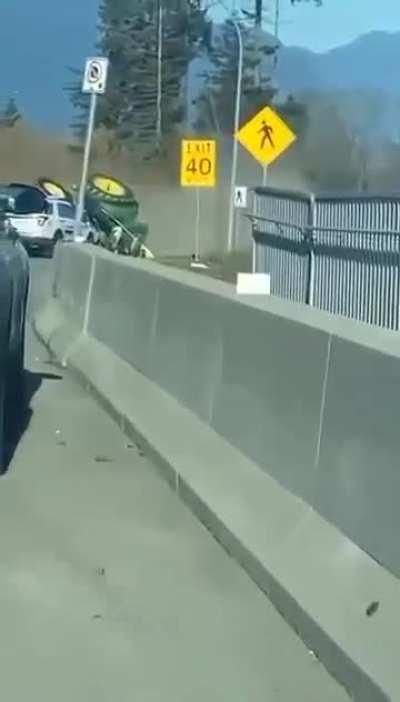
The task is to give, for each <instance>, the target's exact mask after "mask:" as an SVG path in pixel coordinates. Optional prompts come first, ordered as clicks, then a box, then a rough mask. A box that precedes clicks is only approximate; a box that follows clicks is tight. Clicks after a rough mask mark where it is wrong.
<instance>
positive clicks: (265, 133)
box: [258, 119, 275, 149]
mask: <svg viewBox="0 0 400 702" xmlns="http://www.w3.org/2000/svg"><path fill="white" fill-rule="evenodd" d="M258 133H259V134H261V147H260V148H261V149H263V148H264V146H265V142H266V141H267V140H268V141H269V144H270V146H271V147H272V148H273V149H274V148H275V144H274V141H273V139H272V136H273V133H274V128H273V127H271V125H270V124H267V122H266V121H265V119H263V121H262V127H261V129H259V130H258Z"/></svg>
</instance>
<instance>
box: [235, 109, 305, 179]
mask: <svg viewBox="0 0 400 702" xmlns="http://www.w3.org/2000/svg"><path fill="white" fill-rule="evenodd" d="M235 137H236V139H237V140H238V141H239V142H240V144H241V145H242V146H244V148H245V149H247V151H249V152H250V153H251V155H252V156H254V158H255V159H256V160H257V161H259V162H260V163H261V165H263V166H268V165H269V164H270V163H273V161H275V160H276V159H277V158H278V157H279V156H281V154H283V153H284V151H286V149H288V148H289V146H291V144H293V142H294V141H296V138H297V137H296V135H295V134H294V132H292V130H291V129H290V127H289V126H288V125H287V124H286V122H284V121H283V119H282V117H280V116H279V115H278V113H277V112H275V110H273V109H272V108H271V107H264V108H263V109H262V110H260V112H258V114H256V116H255V117H253V118H252V119H251V120H249V122H246V124H245V125H243V127H242V128H241V129H239V131H238V132H237V133H236V134H235Z"/></svg>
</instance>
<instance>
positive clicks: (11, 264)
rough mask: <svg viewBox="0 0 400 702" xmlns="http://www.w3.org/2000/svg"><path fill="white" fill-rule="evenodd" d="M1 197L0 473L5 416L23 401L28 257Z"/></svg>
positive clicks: (0, 468)
mask: <svg viewBox="0 0 400 702" xmlns="http://www.w3.org/2000/svg"><path fill="white" fill-rule="evenodd" d="M5 210H6V204H5V202H4V200H3V201H1V200H0V473H3V472H4V470H5V467H6V466H5V462H6V456H5V419H6V417H7V418H10V417H14V416H15V417H16V416H17V415H18V412H19V411H20V410H21V408H22V407H23V402H24V386H23V382H24V379H23V371H24V354H25V324H26V309H27V300H28V293H29V277H30V276H29V259H28V255H27V253H26V251H25V248H24V247H23V245H22V244H21V241H20V239H19V237H18V234H17V232H16V230H15V229H14V228H13V227H12V226H11V223H10V221H9V219H8V218H7V216H6V212H5Z"/></svg>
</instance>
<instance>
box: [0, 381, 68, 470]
mask: <svg viewBox="0 0 400 702" xmlns="http://www.w3.org/2000/svg"><path fill="white" fill-rule="evenodd" d="M43 380H62V376H61V375H58V374H56V373H32V371H29V370H25V371H24V387H23V395H22V398H21V400H20V402H19V404H18V405H16V404H14V405H8V407H7V408H6V416H5V435H6V446H5V468H4V470H3V475H4V474H6V473H7V472H8V470H9V468H10V465H11V462H12V460H13V458H14V454H15V451H16V449H17V446H18V444H19V442H20V441H21V438H22V437H23V435H24V434H25V432H26V431H27V429H28V427H29V424H30V421H31V418H32V415H33V410H32V408H31V402H32V398H33V396H34V395H35V393H36V392H37V391H38V390H39V388H40V386H41V384H42V382H43Z"/></svg>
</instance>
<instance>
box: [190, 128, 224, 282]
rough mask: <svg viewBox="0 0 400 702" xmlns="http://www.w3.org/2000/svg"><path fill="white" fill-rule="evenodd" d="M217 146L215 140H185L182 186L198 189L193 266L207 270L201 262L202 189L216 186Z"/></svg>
mask: <svg viewBox="0 0 400 702" xmlns="http://www.w3.org/2000/svg"><path fill="white" fill-rule="evenodd" d="M216 170H217V144H216V141H214V140H213V139H183V140H182V146H181V186H182V187H184V188H196V219H195V231H194V235H195V236H194V239H195V251H194V255H193V261H192V266H193V267H195V268H206V265H205V264H204V263H201V261H200V214H201V212H200V189H201V188H214V187H215V185H216Z"/></svg>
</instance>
